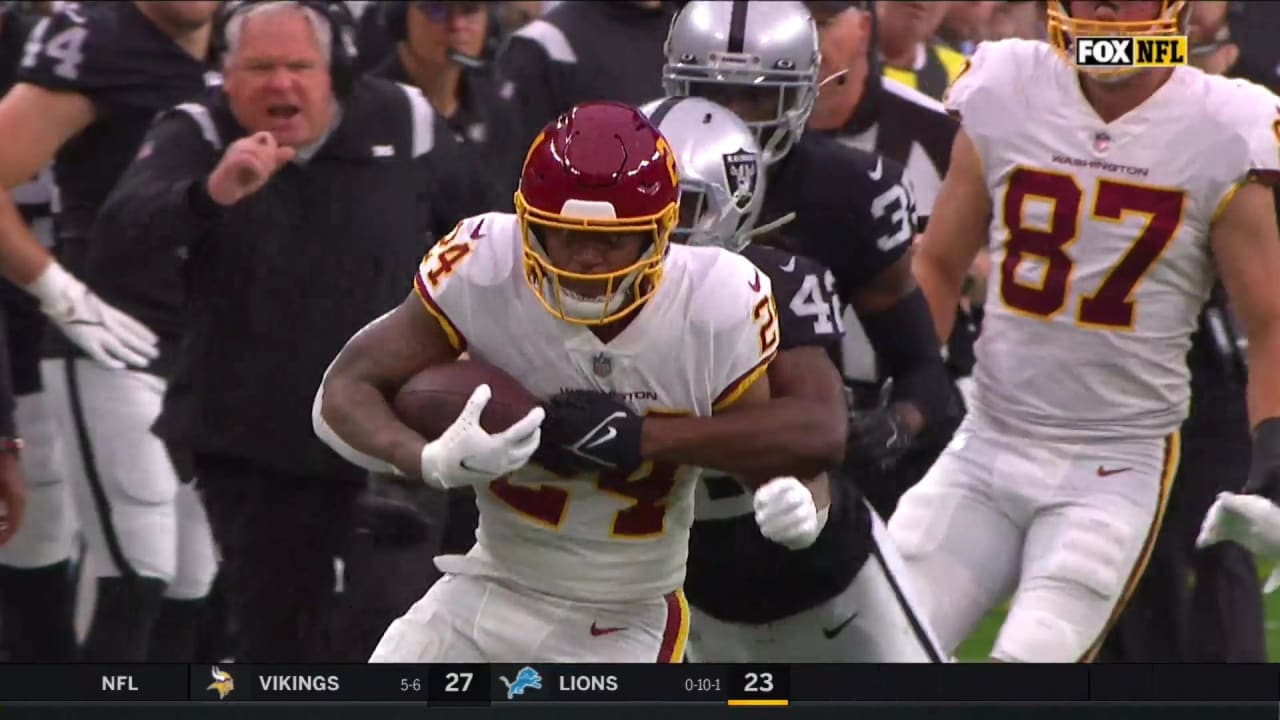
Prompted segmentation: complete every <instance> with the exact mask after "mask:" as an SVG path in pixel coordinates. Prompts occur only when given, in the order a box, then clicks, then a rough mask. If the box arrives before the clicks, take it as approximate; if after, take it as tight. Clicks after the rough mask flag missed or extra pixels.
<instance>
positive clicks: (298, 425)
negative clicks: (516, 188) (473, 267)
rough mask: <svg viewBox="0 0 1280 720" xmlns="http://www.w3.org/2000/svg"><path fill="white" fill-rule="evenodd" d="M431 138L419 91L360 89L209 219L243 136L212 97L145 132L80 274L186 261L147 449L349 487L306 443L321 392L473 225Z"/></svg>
mask: <svg viewBox="0 0 1280 720" xmlns="http://www.w3.org/2000/svg"><path fill="white" fill-rule="evenodd" d="M441 125H442V124H441V123H440V122H439V118H437V117H435V115H434V113H433V112H432V111H431V107H430V104H429V103H427V101H426V99H425V98H423V97H422V95H421V94H420V93H418V91H417V90H411V89H409V88H406V87H404V86H401V85H397V84H395V83H391V82H387V81H384V80H379V79H374V78H362V79H361V80H359V81H358V82H357V83H356V86H355V90H354V92H353V94H352V95H351V97H349V98H348V99H347V100H346V101H345V102H344V104H343V114H342V118H341V121H340V122H339V123H338V125H337V126H336V127H335V128H334V130H333V132H332V134H331V135H330V136H329V137H328V139H327V140H325V141H324V143H323V144H322V145H321V146H320V148H319V150H318V151H317V152H316V153H315V154H314V155H313V156H311V157H310V158H309V159H305V160H301V161H295V162H292V163H290V164H288V165H287V166H285V167H284V168H282V169H281V170H280V171H278V172H277V174H276V175H275V176H274V177H272V178H271V180H270V181H268V183H267V184H266V185H265V186H264V187H263V188H262V189H261V190H259V191H258V192H257V193H255V194H254V195H251V196H249V197H247V198H245V199H244V200H241V201H240V202H239V203H237V204H236V205H233V206H231V207H229V208H222V207H220V206H218V205H217V204H215V203H214V202H213V201H212V200H211V199H210V198H209V196H208V193H207V190H206V188H205V181H206V179H207V178H208V176H209V174H210V173H211V172H212V171H213V169H214V168H215V167H216V165H217V163H218V161H219V159H220V158H221V156H222V153H223V151H224V150H225V148H226V147H227V146H228V145H230V144H231V143H232V142H234V141H235V140H236V139H238V138H241V137H244V136H246V135H248V134H249V133H247V132H246V131H245V130H244V129H243V128H241V127H240V126H239V125H238V124H237V123H236V121H235V120H234V118H233V117H232V115H231V112H230V110H229V109H228V108H227V106H226V103H225V99H224V98H223V96H222V95H221V94H220V93H218V96H217V97H216V98H213V99H211V100H208V101H206V102H203V103H188V104H184V105H181V106H179V107H178V108H176V109H174V110H172V111H170V112H168V113H167V114H165V115H163V116H161V117H160V118H159V119H158V120H157V122H156V125H155V126H154V127H153V128H152V129H151V132H150V133H149V134H148V136H147V139H146V140H145V141H144V142H143V144H142V147H141V149H140V151H139V154H138V158H137V159H136V160H135V161H134V163H133V165H132V166H131V167H130V168H129V170H128V171H127V172H126V173H125V175H124V176H123V177H122V178H121V180H120V183H119V184H118V185H117V186H116V189H115V191H114V192H113V193H112V195H111V197H110V198H109V199H108V201H107V203H106V206H105V207H104V208H103V210H102V214H101V216H100V220H99V222H102V223H109V224H110V225H111V226H112V227H113V230H114V232H115V235H116V242H113V243H110V244H105V243H104V244H103V245H109V247H103V248H101V249H100V251H99V252H98V253H97V254H96V255H94V257H93V258H92V259H91V266H92V269H93V272H95V273H104V274H105V273H111V272H114V271H117V270H120V269H123V268H127V267H128V265H129V263H131V262H135V261H136V260H138V259H140V258H143V257H145V256H147V255H148V254H150V253H154V252H160V251H172V252H179V253H188V262H187V274H188V278H187V279H188V287H189V312H190V324H189V326H188V328H189V329H188V336H187V337H186V338H185V340H184V346H183V348H182V351H181V353H180V357H179V361H178V363H179V367H178V371H177V374H176V377H175V378H174V381H173V384H172V386H171V387H170V390H169V394H168V396H167V397H166V401H165V407H164V410H163V412H162V414H161V416H160V419H159V420H158V421H157V423H156V432H157V434H159V435H160V436H161V437H163V438H164V439H166V440H168V441H170V442H175V443H178V444H180V445H182V446H185V447H187V448H189V449H191V450H192V451H194V452H196V453H209V454H220V455H227V456H233V457H239V458H245V459H248V460H251V461H255V462H259V463H263V464H266V465H268V466H272V467H276V468H278V469H280V470H282V471H285V472H288V473H290V474H293V475H303V476H307V475H323V476H335V477H341V476H347V475H351V474H352V473H353V469H352V466H350V465H349V464H347V463H346V462H345V461H343V460H342V459H341V458H339V457H338V456H337V455H336V454H334V453H333V451H331V450H330V449H329V448H328V447H326V446H325V445H324V444H323V443H321V442H320V441H319V440H317V439H316V438H315V436H314V433H313V431H312V426H311V404H312V400H313V398H314V397H315V393H316V389H317V388H318V387H319V384H320V380H321V377H322V376H323V374H324V371H325V369H326V368H327V367H328V365H329V363H330V362H331V361H332V360H333V358H334V356H335V355H337V353H338V351H339V350H340V349H341V348H342V346H343V344H344V343H345V342H346V341H347V339H348V338H349V337H351V335H353V334H354V333H355V332H356V331H357V330H359V329H360V328H361V327H363V326H364V325H365V324H366V323H368V322H369V321H371V320H372V319H373V318H375V317H377V316H378V315H380V314H382V313H384V312H386V311H387V310H389V309H391V308H392V307H394V306H395V305H397V304H398V303H400V302H401V301H403V300H404V298H405V295H406V293H408V292H409V291H410V289H411V287H412V278H413V273H414V272H415V270H416V268H417V265H418V262H419V260H420V258H421V256H422V254H423V253H424V252H425V251H426V249H427V248H428V247H429V246H430V245H431V243H432V242H433V241H434V238H435V237H439V236H440V235H441V234H443V233H447V232H448V230H449V229H451V228H452V227H453V225H454V224H455V223H456V222H457V221H458V220H460V219H461V218H462V217H465V216H466V215H470V214H475V213H478V212H481V211H483V210H484V208H483V207H482V206H481V205H479V204H477V198H476V196H474V195H470V192H469V190H467V189H466V188H461V187H459V186H458V184H457V183H455V182H452V181H451V178H450V176H449V167H450V166H451V163H452V162H453V161H455V157H454V154H455V153H457V152H458V148H457V145H456V142H455V141H453V139H452V138H451V137H449V133H448V132H446V131H443V130H442V129H441ZM301 154H303V155H305V154H306V153H301ZM106 253H110V254H109V255H107V254H106Z"/></svg>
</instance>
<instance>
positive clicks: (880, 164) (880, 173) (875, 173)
mask: <svg viewBox="0 0 1280 720" xmlns="http://www.w3.org/2000/svg"><path fill="white" fill-rule="evenodd" d="M867 177H869V178H871V179H872V180H879V179H880V178H881V177H884V158H882V157H877V158H876V166H875V167H874V168H872V169H871V170H870V171H869V172H868V173H867Z"/></svg>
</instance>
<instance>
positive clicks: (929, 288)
mask: <svg viewBox="0 0 1280 720" xmlns="http://www.w3.org/2000/svg"><path fill="white" fill-rule="evenodd" d="M911 272H912V274H913V275H915V277H916V282H917V283H918V284H919V285H920V290H921V291H922V292H924V297H925V300H926V301H927V302H928V303H929V314H930V315H932V316H933V325H934V328H935V330H936V331H937V335H938V342H939V343H943V344H945V343H946V342H947V340H948V339H949V338H950V337H951V330H952V328H953V327H954V326H955V322H956V308H957V307H958V306H959V305H960V295H961V292H962V291H963V289H964V280H965V273H964V272H963V271H961V272H959V273H956V272H951V271H949V270H948V269H947V268H945V267H943V266H942V265H941V264H940V263H939V262H938V261H937V258H935V257H934V256H933V254H932V253H930V252H928V251H922V250H917V251H916V254H915V256H914V257H913V258H912V259H911Z"/></svg>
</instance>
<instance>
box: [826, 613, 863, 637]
mask: <svg viewBox="0 0 1280 720" xmlns="http://www.w3.org/2000/svg"><path fill="white" fill-rule="evenodd" d="M856 617H858V613H856V612H855V613H854V614H852V615H850V616H849V617H847V618H845V621H844V622H842V623H840V624H839V625H837V626H835V627H833V628H830V629H828V628H822V636H823V637H825V638H826V639H828V640H831V639H832V638H834V637H835V636H837V635H839V634H840V633H842V632H844V629H845V628H847V627H849V623H851V622H853V619H854V618H856Z"/></svg>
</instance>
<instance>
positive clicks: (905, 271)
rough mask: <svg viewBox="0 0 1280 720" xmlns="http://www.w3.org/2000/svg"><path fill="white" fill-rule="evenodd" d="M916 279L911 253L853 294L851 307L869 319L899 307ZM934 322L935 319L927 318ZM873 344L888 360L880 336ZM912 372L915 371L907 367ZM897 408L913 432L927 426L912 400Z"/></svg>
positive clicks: (940, 365) (873, 338)
mask: <svg viewBox="0 0 1280 720" xmlns="http://www.w3.org/2000/svg"><path fill="white" fill-rule="evenodd" d="M916 287H917V285H916V279H915V276H914V275H912V274H911V253H909V252H908V253H906V254H904V255H903V256H902V257H900V258H898V259H897V260H896V261H895V262H894V263H893V264H892V265H890V266H889V267H887V268H885V269H884V270H882V271H881V272H880V274H878V275H876V276H875V277H873V278H872V279H871V282H869V283H866V284H865V285H863V286H862V287H859V288H858V289H856V290H854V291H853V294H852V295H851V297H850V298H849V304H850V305H851V306H852V307H853V311H854V312H855V313H857V315H858V317H859V318H860V319H865V318H866V317H867V316H868V315H874V314H875V313H879V312H884V311H886V310H889V309H891V308H892V307H893V306H895V305H897V304H898V303H899V302H900V301H901V300H902V299H903V298H905V297H907V296H908V295H909V294H911V292H912V291H914V290H915V289H916ZM926 319H927V320H929V321H930V322H931V321H932V319H931V318H926ZM867 339H868V340H870V341H871V347H872V349H874V350H875V351H876V354H877V355H879V356H881V357H884V356H885V355H887V354H888V353H889V352H890V350H889V349H888V348H885V347H884V343H883V342H880V343H877V337H876V336H873V335H868V338H867ZM934 350H935V354H936V355H937V357H938V363H937V368H935V371H936V372H941V373H943V374H944V375H945V373H946V368H945V366H944V365H943V362H942V349H941V348H940V347H936V348H934ZM904 369H906V370H911V369H914V368H904ZM892 404H893V407H894V409H896V410H897V411H898V412H899V413H900V414H901V416H902V419H903V420H905V421H906V422H907V424H908V426H909V427H910V429H911V432H912V433H918V432H920V431H921V430H922V429H924V426H925V416H924V413H923V412H922V411H921V409H920V407H919V406H918V405H916V403H914V402H911V401H910V400H905V399H900V400H895V401H894V402H893V403H892Z"/></svg>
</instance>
